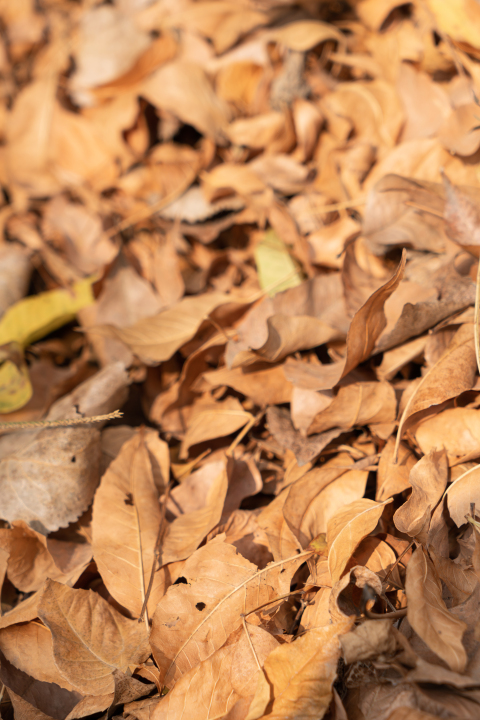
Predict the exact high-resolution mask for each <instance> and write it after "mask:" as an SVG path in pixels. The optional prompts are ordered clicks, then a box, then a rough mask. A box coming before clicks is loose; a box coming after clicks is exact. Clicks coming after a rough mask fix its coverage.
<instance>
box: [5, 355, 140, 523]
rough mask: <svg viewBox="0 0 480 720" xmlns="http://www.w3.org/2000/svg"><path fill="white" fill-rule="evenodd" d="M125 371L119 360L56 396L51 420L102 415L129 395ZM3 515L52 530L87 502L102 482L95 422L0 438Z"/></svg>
mask: <svg viewBox="0 0 480 720" xmlns="http://www.w3.org/2000/svg"><path fill="white" fill-rule="evenodd" d="M127 383H128V379H127V374H126V372H125V369H124V367H123V365H122V364H121V363H115V364H113V365H109V366H108V367H106V368H104V369H103V370H101V371H100V372H98V373H96V374H95V375H94V376H93V377H92V378H90V379H89V380H86V381H85V382H83V383H81V384H80V385H78V386H77V388H76V389H75V390H74V391H73V392H71V393H69V394H68V395H65V396H64V397H63V398H61V400H57V401H56V402H55V403H54V404H53V405H52V408H51V410H50V412H49V413H48V415H47V418H46V419H47V420H58V419H62V420H63V419H68V418H74V417H77V418H78V414H79V413H80V414H81V415H82V416H86V417H89V416H92V415H100V414H104V413H108V412H111V411H112V410H116V409H117V408H119V407H120V406H121V405H122V404H123V402H124V399H125V394H126V389H127ZM0 458H1V460H0V488H1V493H2V508H1V516H2V518H4V519H6V520H9V521H10V522H11V521H13V520H24V521H25V522H27V523H30V524H34V526H35V528H36V530H39V531H42V532H43V531H44V530H49V531H54V530H58V528H60V527H65V526H66V525H68V523H70V522H73V521H75V520H76V519H77V518H78V517H79V516H80V515H81V514H82V513H83V512H84V511H85V510H86V509H87V507H88V506H89V504H90V502H91V500H92V497H93V493H94V492H95V489H96V487H97V484H98V481H99V469H100V431H99V429H98V424H97V426H95V425H90V426H89V425H80V426H79V427H75V426H72V427H58V428H46V429H43V428H40V429H36V430H30V431H25V430H20V431H17V432H16V433H12V434H10V435H6V436H3V437H2V438H0Z"/></svg>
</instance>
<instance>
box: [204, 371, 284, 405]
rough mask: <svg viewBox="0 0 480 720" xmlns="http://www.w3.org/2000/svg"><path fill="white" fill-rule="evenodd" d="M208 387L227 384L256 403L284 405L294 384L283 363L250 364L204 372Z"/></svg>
mask: <svg viewBox="0 0 480 720" xmlns="http://www.w3.org/2000/svg"><path fill="white" fill-rule="evenodd" d="M202 379H203V381H205V383H208V389H210V388H215V387H219V386H220V385H227V386H228V387H231V388H234V389H235V390H237V392H241V393H242V394H243V395H245V396H246V397H248V398H251V399H252V400H253V401H254V402H255V404H256V405H260V406H266V405H282V404H283V403H287V402H290V399H291V397H292V390H293V386H292V384H291V383H289V382H288V380H287V378H286V377H285V375H284V373H283V368H282V366H281V365H277V366H275V367H266V368H265V367H262V368H259V367H258V366H253V367H251V366H249V367H246V368H240V367H237V368H234V369H233V370H228V369H227V368H220V369H219V370H212V371H211V372H206V373H203V375H202Z"/></svg>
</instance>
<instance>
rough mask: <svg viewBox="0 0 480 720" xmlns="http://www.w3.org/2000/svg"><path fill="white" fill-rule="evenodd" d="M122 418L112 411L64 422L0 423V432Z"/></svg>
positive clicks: (30, 421)
mask: <svg viewBox="0 0 480 720" xmlns="http://www.w3.org/2000/svg"><path fill="white" fill-rule="evenodd" d="M121 417H123V412H121V411H120V410H114V411H113V412H111V413H108V414H107V415H92V417H79V418H67V419H65V420H26V421H25V422H24V421H22V420H20V421H18V422H5V423H0V430H23V429H24V428H36V427H68V426H69V425H88V424H89V423H94V422H103V421H104V420H114V419H115V418H121Z"/></svg>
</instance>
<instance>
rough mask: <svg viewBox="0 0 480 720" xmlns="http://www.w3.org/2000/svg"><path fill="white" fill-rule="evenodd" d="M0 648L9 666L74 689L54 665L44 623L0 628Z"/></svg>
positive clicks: (34, 676) (50, 639) (49, 636)
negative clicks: (10, 664) (9, 663)
mask: <svg viewBox="0 0 480 720" xmlns="http://www.w3.org/2000/svg"><path fill="white" fill-rule="evenodd" d="M0 650H1V651H2V653H3V654H4V655H5V657H6V658H7V660H8V661H9V662H11V663H12V665H15V667H16V668H18V669H19V670H22V672H24V673H26V674H27V675H31V676H32V677H33V678H35V679H36V680H41V681H42V682H47V683H56V684H57V685H60V687H62V688H65V690H70V691H75V689H76V688H74V687H73V686H72V685H71V684H70V683H69V682H67V681H66V680H65V678H64V677H62V675H61V674H60V672H59V671H58V668H57V667H56V665H55V660H54V656H53V646H52V634H51V632H50V630H49V629H48V628H47V627H45V625H42V624H41V623H39V622H29V623H21V624H18V625H11V626H10V627H8V628H5V629H3V630H0Z"/></svg>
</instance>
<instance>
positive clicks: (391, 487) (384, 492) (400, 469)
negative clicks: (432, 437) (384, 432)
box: [375, 438, 416, 502]
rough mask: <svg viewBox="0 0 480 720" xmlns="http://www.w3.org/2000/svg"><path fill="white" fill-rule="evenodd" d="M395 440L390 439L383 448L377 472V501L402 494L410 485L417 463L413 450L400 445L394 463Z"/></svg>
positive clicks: (402, 444)
mask: <svg viewBox="0 0 480 720" xmlns="http://www.w3.org/2000/svg"><path fill="white" fill-rule="evenodd" d="M394 451H395V439H394V438H389V439H388V441H387V444H386V445H385V447H384V448H383V450H382V452H381V455H380V460H379V463H378V470H377V492H376V497H375V500H377V502H381V501H382V500H385V499H386V498H388V497H391V496H392V495H396V494H397V493H401V492H403V491H404V490H407V488H409V487H411V485H410V480H409V477H410V470H411V469H412V468H413V466H414V465H415V463H416V457H415V455H414V454H413V452H412V450H410V448H409V447H408V446H407V445H405V444H404V443H400V446H399V449H398V459H397V462H396V463H394V462H393V453H394Z"/></svg>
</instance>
